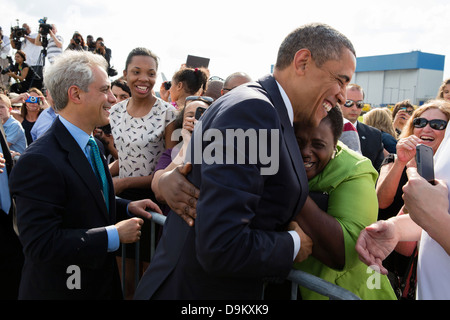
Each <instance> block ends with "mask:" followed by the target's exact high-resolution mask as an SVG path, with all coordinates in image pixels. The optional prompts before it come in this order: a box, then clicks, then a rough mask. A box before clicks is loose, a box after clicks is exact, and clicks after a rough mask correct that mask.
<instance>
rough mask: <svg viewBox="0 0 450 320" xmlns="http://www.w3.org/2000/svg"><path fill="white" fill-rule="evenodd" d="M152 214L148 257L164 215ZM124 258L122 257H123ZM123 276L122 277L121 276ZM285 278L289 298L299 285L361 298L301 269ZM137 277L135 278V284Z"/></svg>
mask: <svg viewBox="0 0 450 320" xmlns="http://www.w3.org/2000/svg"><path fill="white" fill-rule="evenodd" d="M150 213H151V214H152V219H151V223H152V227H151V254H150V258H152V257H153V254H154V252H155V247H156V245H155V244H156V235H155V224H158V225H161V226H163V225H164V223H165V221H166V217H165V216H164V215H162V214H159V213H156V212H151V211H150ZM138 252H139V242H137V243H136V256H137V257H139V254H138ZM123 260H124V259H123ZM138 265H139V259H137V260H136V266H137V269H136V275H137V277H138V276H139V273H138V269H139V267H138ZM124 270H125V269H124V265H123V267H122V272H123V276H124ZM123 278H124V277H123ZM287 280H289V281H291V282H292V291H291V300H297V287H298V286H299V285H300V286H302V287H305V288H307V289H309V290H312V291H314V292H317V293H319V294H321V295H324V296H326V297H329V298H330V299H331V300H361V299H360V298H359V297H358V296H356V295H355V294H353V293H352V292H350V291H348V290H346V289H344V288H342V287H339V286H337V285H335V284H333V283H330V282H328V281H326V280H324V279H321V278H319V277H316V276H314V275H312V274H309V273H307V272H304V271H301V270H294V269H293V270H291V272H290V273H289V275H288V277H287ZM138 281H139V279H138V278H136V286H137V283H138Z"/></svg>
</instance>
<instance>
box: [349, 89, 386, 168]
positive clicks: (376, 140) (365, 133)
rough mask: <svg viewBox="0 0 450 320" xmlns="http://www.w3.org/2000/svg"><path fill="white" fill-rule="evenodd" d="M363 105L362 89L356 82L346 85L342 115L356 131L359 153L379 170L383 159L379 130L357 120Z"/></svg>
mask: <svg viewBox="0 0 450 320" xmlns="http://www.w3.org/2000/svg"><path fill="white" fill-rule="evenodd" d="M363 107H364V90H363V89H362V88H361V87H360V86H359V85H357V84H354V83H352V84H349V85H348V86H347V101H346V102H345V103H344V104H343V105H341V110H342V115H343V116H344V118H345V119H347V120H349V121H350V122H351V123H352V124H353V125H354V126H355V127H356V130H357V131H358V135H359V141H360V144H361V153H362V155H363V156H365V157H367V158H369V159H370V161H372V165H373V166H374V168H375V169H377V170H380V166H381V163H382V162H383V159H384V153H383V149H384V146H383V142H382V141H381V131H380V130H378V129H377V128H374V127H371V126H368V125H366V124H364V123H361V122H359V121H358V117H359V116H360V115H361V111H362V109H363Z"/></svg>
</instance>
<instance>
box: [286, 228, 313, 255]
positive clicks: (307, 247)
mask: <svg viewBox="0 0 450 320" xmlns="http://www.w3.org/2000/svg"><path fill="white" fill-rule="evenodd" d="M288 230H294V231H296V232H297V233H298V235H299V236H300V251H299V252H298V254H297V256H296V257H295V259H294V262H302V261H304V260H306V258H308V257H309V256H310V255H311V253H312V247H313V242H312V239H311V238H310V237H309V236H308V235H307V234H306V233H304V232H303V230H302V228H300V226H299V225H298V223H297V222H295V221H291V223H289V227H288Z"/></svg>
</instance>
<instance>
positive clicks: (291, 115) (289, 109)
mask: <svg viewBox="0 0 450 320" xmlns="http://www.w3.org/2000/svg"><path fill="white" fill-rule="evenodd" d="M276 82H277V85H278V89H279V90H280V93H281V97H282V98H283V102H284V105H285V106H286V110H287V113H288V116H289V120H290V121H291V125H292V126H293V125H294V108H292V103H291V100H289V97H288V95H287V94H286V92H285V91H284V89H283V87H282V86H281V85H280V84H279V83H278V81H276ZM289 234H290V235H291V236H292V239H293V240H294V259H295V257H296V256H297V254H298V252H299V251H300V246H301V241H300V236H299V235H298V233H297V232H296V231H289Z"/></svg>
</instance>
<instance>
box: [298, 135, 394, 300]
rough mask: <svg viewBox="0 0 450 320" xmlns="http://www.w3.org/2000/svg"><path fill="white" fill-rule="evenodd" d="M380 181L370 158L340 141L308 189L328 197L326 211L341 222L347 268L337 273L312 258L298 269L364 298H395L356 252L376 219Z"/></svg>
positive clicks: (313, 296) (304, 295)
mask: <svg viewBox="0 0 450 320" xmlns="http://www.w3.org/2000/svg"><path fill="white" fill-rule="evenodd" d="M377 178H378V173H377V171H376V170H375V168H374V167H373V165H372V163H371V161H370V160H369V159H368V158H366V157H363V156H361V155H360V154H358V153H356V152H354V151H353V150H351V149H349V148H348V147H347V146H345V145H344V144H343V143H341V142H340V141H339V142H338V145H337V152H336V155H335V157H334V159H331V160H330V161H329V163H328V164H327V166H326V167H325V169H324V170H323V171H322V172H321V173H319V174H318V175H317V176H315V177H314V178H312V179H311V180H310V181H309V188H310V191H320V192H325V193H327V194H328V195H329V198H328V210H327V212H328V214H329V215H331V216H333V217H335V218H336V220H337V221H338V222H339V223H340V225H341V227H342V231H343V234H344V242H345V266H344V268H343V269H342V270H335V269H332V268H329V267H328V266H326V265H325V264H323V263H322V262H320V261H319V260H317V259H315V258H314V257H312V256H311V257H309V258H308V259H306V260H305V261H303V262H302V263H300V264H295V267H296V268H298V269H300V270H303V271H305V272H308V273H310V274H313V275H315V276H318V277H320V278H322V279H325V280H327V281H329V282H331V283H334V284H336V285H338V286H341V287H343V288H345V289H347V290H349V291H351V292H353V293H354V294H356V295H358V296H359V297H360V298H361V299H377V300H378V299H396V297H395V294H394V291H393V289H392V287H391V285H390V282H389V280H388V278H387V276H384V275H381V274H379V273H375V272H373V270H371V269H368V267H367V265H365V264H364V263H363V262H361V261H360V260H359V258H358V254H357V252H356V250H355V244H356V240H357V239H358V236H359V233H360V232H361V230H362V229H363V228H365V227H366V226H368V225H370V224H372V223H373V222H375V221H376V220H377V215H378V199H377V195H376V191H375V183H376V181H377ZM300 292H301V295H302V298H303V299H305V300H306V299H328V298H327V297H325V296H322V295H319V294H318V293H315V292H312V291H310V290H307V289H305V288H303V287H300Z"/></svg>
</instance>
